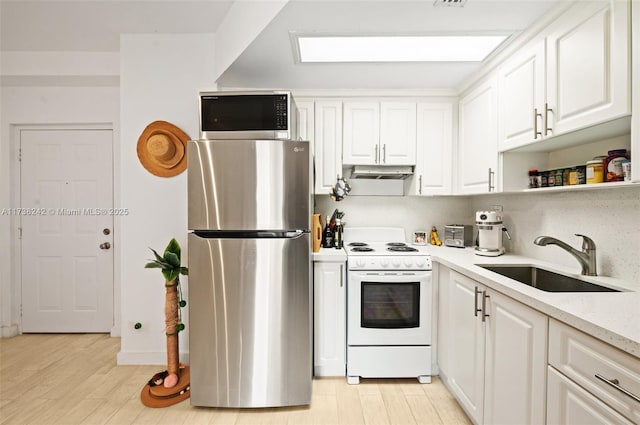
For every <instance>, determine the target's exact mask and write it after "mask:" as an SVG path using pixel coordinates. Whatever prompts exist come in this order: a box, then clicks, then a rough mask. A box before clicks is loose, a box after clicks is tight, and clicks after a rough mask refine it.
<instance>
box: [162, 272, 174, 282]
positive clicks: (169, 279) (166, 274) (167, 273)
mask: <svg viewBox="0 0 640 425" xmlns="http://www.w3.org/2000/svg"><path fill="white" fill-rule="evenodd" d="M172 271H173V270H172V269H162V276H164V280H166V281H167V282H171V281H172V280H173V279H171V275H172Z"/></svg>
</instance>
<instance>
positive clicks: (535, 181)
mask: <svg viewBox="0 0 640 425" xmlns="http://www.w3.org/2000/svg"><path fill="white" fill-rule="evenodd" d="M539 187H540V174H539V173H538V170H535V169H534V170H529V189H537V188H539Z"/></svg>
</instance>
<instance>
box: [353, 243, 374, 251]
mask: <svg viewBox="0 0 640 425" xmlns="http://www.w3.org/2000/svg"><path fill="white" fill-rule="evenodd" d="M349 245H351V244H349ZM365 245H366V244H365ZM351 251H353V252H371V251H373V248H369V247H368V246H355V247H353V248H351Z"/></svg>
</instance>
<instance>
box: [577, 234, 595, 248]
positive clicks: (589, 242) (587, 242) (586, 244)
mask: <svg viewBox="0 0 640 425" xmlns="http://www.w3.org/2000/svg"><path fill="white" fill-rule="evenodd" d="M575 235H576V236H581V237H582V250H583V251H586V250H594V249H596V243H595V242H594V241H593V239H591V238H590V237H589V236H585V235H581V234H579V233H576V234H575Z"/></svg>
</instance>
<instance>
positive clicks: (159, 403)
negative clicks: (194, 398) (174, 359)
mask: <svg viewBox="0 0 640 425" xmlns="http://www.w3.org/2000/svg"><path fill="white" fill-rule="evenodd" d="M165 373H166V371H165V372H164V373H163V372H161V373H157V374H156V375H154V376H153V378H151V379H150V380H149V382H148V383H147V384H146V385H145V386H144V387H143V388H142V391H141V392H140V400H141V401H142V404H144V405H145V406H147V407H168V406H172V405H174V404H176V403H180V402H181V401H182V400H186V399H187V398H189V396H190V395H191V386H190V373H189V366H181V367H180V379H179V381H178V383H177V384H176V386H175V387H173V388H165V387H164V385H162V380H163V379H164V378H165V377H166V376H165ZM156 382H158V383H157V384H156Z"/></svg>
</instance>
